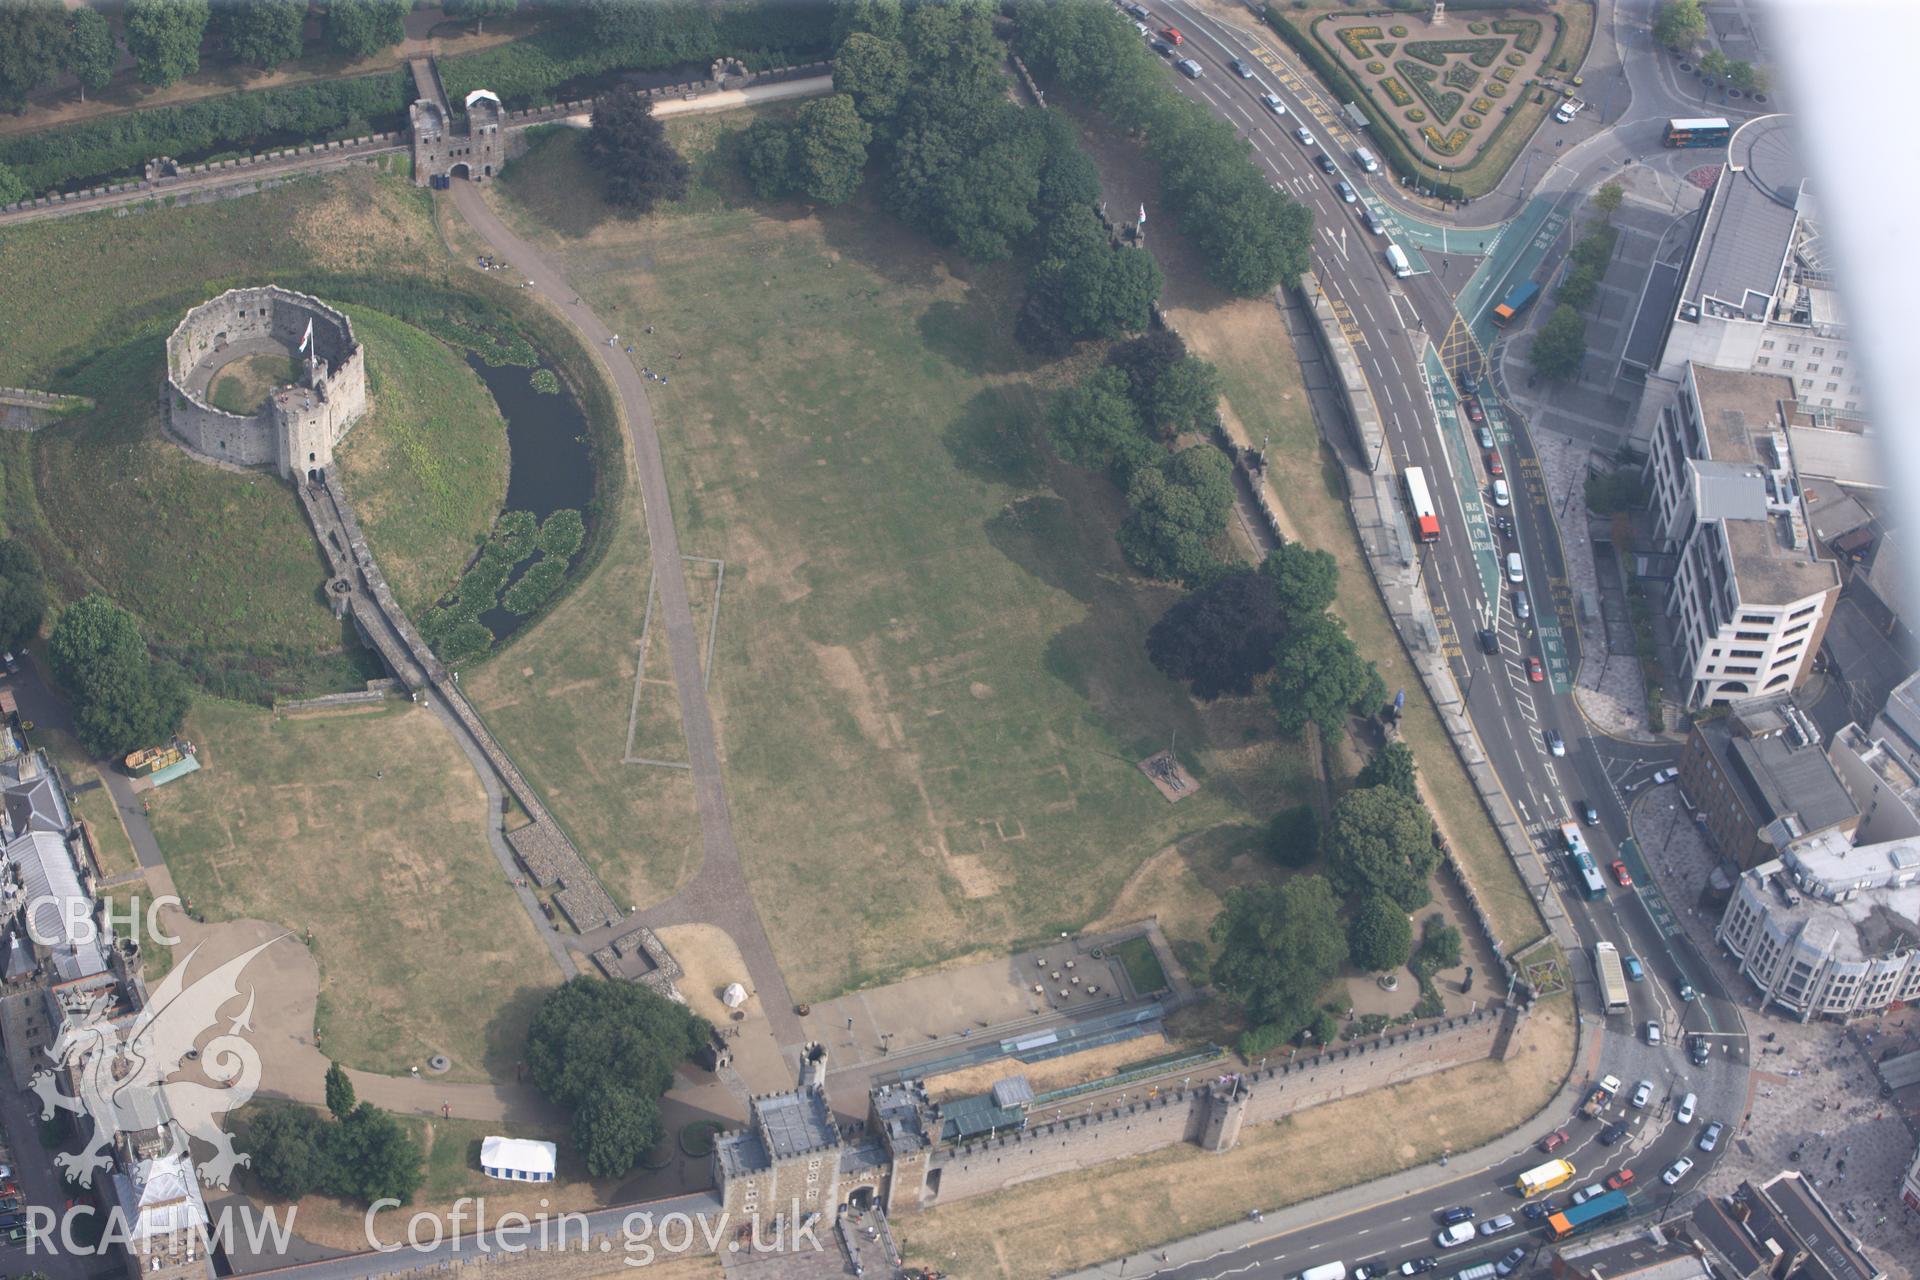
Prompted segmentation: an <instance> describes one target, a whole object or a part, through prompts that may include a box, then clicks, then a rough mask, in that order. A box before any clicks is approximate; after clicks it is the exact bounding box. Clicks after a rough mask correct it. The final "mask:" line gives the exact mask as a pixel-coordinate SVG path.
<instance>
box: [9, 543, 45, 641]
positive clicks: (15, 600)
mask: <svg viewBox="0 0 1920 1280" xmlns="http://www.w3.org/2000/svg"><path fill="white" fill-rule="evenodd" d="M46 615H47V581H46V577H45V575H43V574H42V573H41V571H40V558H39V557H38V556H36V555H34V554H33V548H31V547H29V546H28V545H27V544H26V543H24V542H16V541H15V540H14V539H12V538H0V649H4V650H6V651H7V652H8V653H12V652H14V651H16V650H18V649H21V648H24V647H25V646H26V644H27V642H28V641H29V640H31V639H33V638H34V637H35V636H37V635H39V634H40V623H41V620H42V619H44V618H45V617H46Z"/></svg>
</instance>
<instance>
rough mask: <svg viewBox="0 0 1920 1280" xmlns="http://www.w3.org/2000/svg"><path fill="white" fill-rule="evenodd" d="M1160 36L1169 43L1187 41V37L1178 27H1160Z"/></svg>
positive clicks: (1175, 43)
mask: <svg viewBox="0 0 1920 1280" xmlns="http://www.w3.org/2000/svg"><path fill="white" fill-rule="evenodd" d="M1160 38H1161V39H1162V40H1165V41H1166V42H1167V43H1168V44H1174V45H1179V44H1185V43H1186V42H1187V38H1186V37H1185V36H1183V35H1181V34H1180V28H1178V27H1162V28H1160Z"/></svg>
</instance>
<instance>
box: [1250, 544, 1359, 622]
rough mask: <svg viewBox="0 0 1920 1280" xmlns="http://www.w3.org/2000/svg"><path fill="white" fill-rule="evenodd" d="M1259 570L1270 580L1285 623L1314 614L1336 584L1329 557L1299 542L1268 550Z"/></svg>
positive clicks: (1337, 574)
mask: <svg viewBox="0 0 1920 1280" xmlns="http://www.w3.org/2000/svg"><path fill="white" fill-rule="evenodd" d="M1260 572H1262V573H1264V574H1266V575H1267V578H1268V579H1269V580H1270V581H1271V582H1272V583H1273V587H1274V591H1275V592H1276V593H1277V594H1278V596H1279V599H1280V609H1281V612H1283V613H1285V614H1286V616H1287V620H1288V621H1289V622H1296V623H1301V622H1309V621H1311V620H1313V619H1314V618H1316V617H1318V616H1319V615H1320V614H1321V613H1322V612H1324V611H1325V610H1326V608H1327V606H1328V605H1330V604H1332V603H1333V597H1334V594H1335V593H1336V592H1337V591H1338V590H1339V587H1340V566H1339V565H1338V564H1336V563H1335V562H1334V559H1333V556H1332V555H1331V554H1329V553H1328V552H1325V551H1321V550H1318V549H1316V548H1313V547H1309V546H1307V545H1306V544H1305V543H1300V542H1283V543H1281V544H1280V545H1279V546H1277V547H1275V548H1274V549H1273V550H1272V551H1269V552H1268V553H1267V558H1266V559H1265V560H1264V561H1262V562H1261V565H1260Z"/></svg>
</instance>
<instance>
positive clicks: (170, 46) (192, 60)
mask: <svg viewBox="0 0 1920 1280" xmlns="http://www.w3.org/2000/svg"><path fill="white" fill-rule="evenodd" d="M207 18H208V10H207V0H127V10H126V33H127V52H129V53H131V54H132V55H133V60H134V62H135V63H136V64H138V66H139V68H140V79H141V80H142V81H143V82H145V83H147V84H150V85H157V86H159V87H161V88H164V87H166V86H167V85H170V84H173V83H174V82H176V81H179V80H184V79H186V78H187V77H188V76H190V75H192V74H193V73H194V72H196V71H198V70H199V69H200V42H201V40H203V39H204V38H205V37H206V34H207Z"/></svg>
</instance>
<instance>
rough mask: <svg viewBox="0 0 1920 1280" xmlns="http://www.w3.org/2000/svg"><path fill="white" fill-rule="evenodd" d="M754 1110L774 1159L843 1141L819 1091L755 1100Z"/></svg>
mask: <svg viewBox="0 0 1920 1280" xmlns="http://www.w3.org/2000/svg"><path fill="white" fill-rule="evenodd" d="M753 1110H754V1115H755V1117H756V1118H757V1119H758V1120H759V1122H760V1129H761V1132H762V1134H763V1135H764V1138H765V1141H766V1144H767V1151H768V1154H770V1155H771V1156H772V1157H773V1158H774V1159H775V1160H784V1159H786V1158H787V1157H788V1156H797V1155H801V1154H802V1153H804V1152H808V1151H818V1150H819V1149H820V1148H822V1147H830V1146H834V1145H836V1144H837V1143H838V1142H839V1141H840V1129H839V1126H837V1125H835V1124H834V1122H833V1112H832V1111H831V1110H830V1109H829V1108H828V1106H827V1099H826V1097H825V1095H823V1094H822V1093H821V1092H820V1091H819V1090H818V1089H796V1090H794V1091H793V1092H791V1093H775V1094H769V1095H768V1096H766V1097H764V1098H756V1099H754V1104H753Z"/></svg>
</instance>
